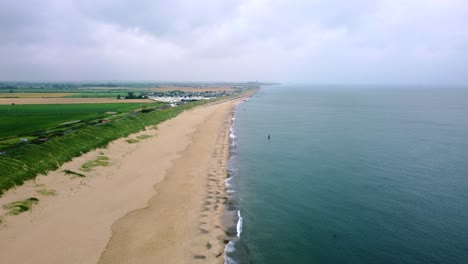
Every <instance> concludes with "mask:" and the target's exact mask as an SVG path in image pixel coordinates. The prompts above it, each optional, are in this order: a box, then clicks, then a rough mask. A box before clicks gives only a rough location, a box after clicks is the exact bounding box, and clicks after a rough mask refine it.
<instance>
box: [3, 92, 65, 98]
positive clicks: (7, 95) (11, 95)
mask: <svg viewBox="0 0 468 264" xmlns="http://www.w3.org/2000/svg"><path fill="white" fill-rule="evenodd" d="M72 94H73V93H0V98H51V97H53V98H56V97H65V96H69V95H72Z"/></svg>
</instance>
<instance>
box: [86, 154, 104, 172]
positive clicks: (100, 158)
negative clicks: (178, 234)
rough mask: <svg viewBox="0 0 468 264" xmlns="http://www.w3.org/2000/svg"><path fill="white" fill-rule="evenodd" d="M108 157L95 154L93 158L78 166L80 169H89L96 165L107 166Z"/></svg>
mask: <svg viewBox="0 0 468 264" xmlns="http://www.w3.org/2000/svg"><path fill="white" fill-rule="evenodd" d="M109 164H110V163H109V158H108V157H106V156H97V157H96V159H95V160H90V161H88V162H86V163H85V164H83V165H82V166H81V168H80V170H82V171H91V170H92V169H93V168H94V167H97V166H107V165H109Z"/></svg>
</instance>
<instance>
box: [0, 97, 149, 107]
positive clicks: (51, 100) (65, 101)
mask: <svg viewBox="0 0 468 264" xmlns="http://www.w3.org/2000/svg"><path fill="white" fill-rule="evenodd" d="M102 103H154V101H152V100H149V99H131V100H119V99H117V98H0V105H11V104H17V105H20V104H102Z"/></svg>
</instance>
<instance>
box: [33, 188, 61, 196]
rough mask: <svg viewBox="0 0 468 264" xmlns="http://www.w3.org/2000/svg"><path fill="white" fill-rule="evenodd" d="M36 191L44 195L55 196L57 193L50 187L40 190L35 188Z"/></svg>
mask: <svg viewBox="0 0 468 264" xmlns="http://www.w3.org/2000/svg"><path fill="white" fill-rule="evenodd" d="M36 192H37V193H38V194H40V195H44V196H55V195H57V191H56V190H52V189H40V190H37V191H36Z"/></svg>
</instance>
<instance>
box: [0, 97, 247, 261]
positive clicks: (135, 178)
mask: <svg viewBox="0 0 468 264" xmlns="http://www.w3.org/2000/svg"><path fill="white" fill-rule="evenodd" d="M238 100H239V99H237V101H238ZM237 101H236V100H231V101H227V102H222V103H217V104H212V105H208V106H204V107H199V108H196V109H194V110H190V111H187V112H184V113H182V114H180V115H179V116H177V117H175V118H173V119H171V120H168V121H166V122H164V123H162V124H160V125H159V126H158V128H157V129H147V130H146V131H142V132H140V133H138V134H135V135H131V136H130V137H129V138H137V137H138V136H139V135H143V134H144V135H146V136H148V135H149V136H151V137H150V138H147V139H144V140H141V141H140V142H138V143H135V144H130V143H129V142H127V141H126V139H119V140H116V141H114V142H112V143H111V144H110V145H109V146H108V147H107V148H105V149H99V150H95V151H92V152H89V153H87V154H85V155H83V156H81V157H78V158H75V159H74V160H72V161H71V162H68V163H66V164H64V165H63V166H62V167H61V168H60V169H59V170H57V171H54V172H50V173H49V174H48V175H47V176H39V177H37V178H36V180H35V181H30V182H27V183H26V184H24V185H23V186H21V187H18V188H16V189H13V190H10V191H8V192H7V193H5V194H4V195H3V196H2V197H1V198H0V203H1V204H2V205H3V204H6V203H8V202H12V201H16V200H20V199H25V198H28V197H32V196H34V197H37V198H39V203H38V204H37V205H36V206H34V207H33V209H32V210H31V211H30V212H26V213H23V214H20V215H17V216H4V219H3V222H4V223H3V224H1V225H0V256H1V259H2V261H1V262H2V263H11V264H14V263H39V264H41V263H49V264H50V263H98V262H99V263H223V261H224V259H223V254H222V253H223V250H224V243H223V241H224V229H223V227H222V224H221V218H222V215H223V213H224V203H225V202H226V196H225V195H226V194H225V186H224V179H225V178H226V165H227V160H228V155H229V127H230V123H231V116H232V110H233V107H234V105H235V104H236V103H237ZM127 139H128V138H127ZM97 156H106V157H108V158H109V162H110V165H109V166H104V167H95V168H93V169H92V170H91V171H90V172H82V171H80V167H81V166H82V165H83V164H84V163H85V162H87V161H89V160H93V159H95V158H96V157H97ZM63 170H73V171H80V172H82V173H83V174H85V175H86V177H85V178H80V177H75V178H73V177H70V176H69V175H64V173H63V172H62V171H63ZM44 188H46V189H52V190H55V191H56V192H57V195H56V196H44V197H43V196H41V195H40V194H38V193H37V191H38V190H39V189H44ZM2 210H3V209H2ZM0 213H1V214H3V215H5V213H6V212H5V210H3V211H0Z"/></svg>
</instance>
